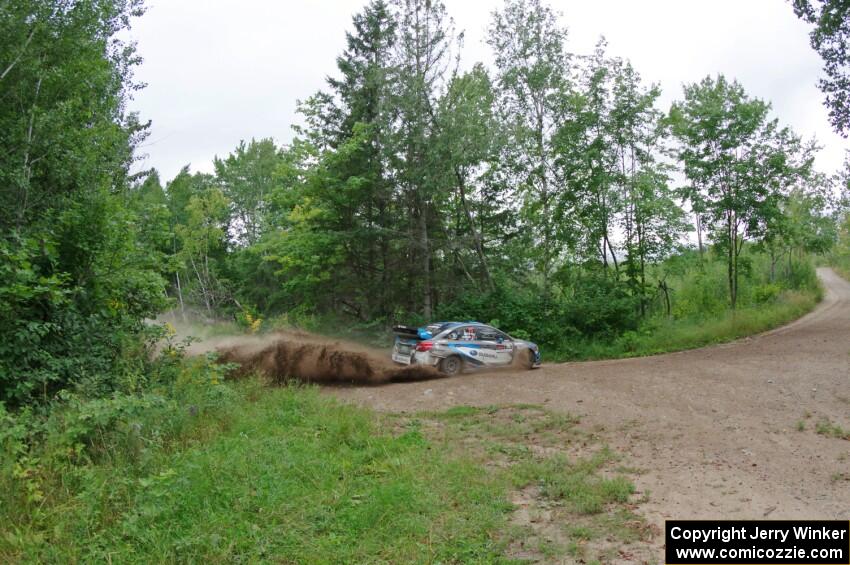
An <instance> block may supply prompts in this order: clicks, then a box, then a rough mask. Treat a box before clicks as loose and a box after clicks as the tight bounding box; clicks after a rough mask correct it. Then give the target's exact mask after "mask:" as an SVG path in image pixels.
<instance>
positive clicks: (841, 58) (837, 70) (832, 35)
mask: <svg viewBox="0 0 850 565" xmlns="http://www.w3.org/2000/svg"><path fill="white" fill-rule="evenodd" d="M793 4H794V13H795V14H797V17H798V18H801V19H802V20H804V21H806V22H808V23H810V24H813V25H814V26H815V28H814V29H813V30H812V32H811V33H810V34H809V38H810V40H811V44H812V48H813V49H814V50H815V51H817V52H818V55H820V56H821V58H822V59H823V62H824V67H823V70H824V73H825V74H826V78H822V79H820V80H819V81H818V87H819V88H820V89H821V92H823V93H824V94H825V95H826V100H825V101H824V104H825V105H826V107H827V108H828V109H829V119H830V121H831V122H832V127H833V128H835V131H836V132H838V133H839V134H840V135H842V136H844V137H847V135H848V133H850V48H848V44H850V1H848V0H793Z"/></svg>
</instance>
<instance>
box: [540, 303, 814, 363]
mask: <svg viewBox="0 0 850 565" xmlns="http://www.w3.org/2000/svg"><path fill="white" fill-rule="evenodd" d="M820 300H821V291H809V292H804V291H784V292H783V293H782V294H780V295H779V297H778V298H777V299H776V300H775V301H774V302H772V303H768V304H761V305H758V306H749V307H745V308H739V309H738V310H736V311H734V312H733V311H727V312H725V313H723V314H722V315H719V316H717V317H706V318H686V319H678V320H676V319H670V320H665V319H656V320H653V321H652V322H650V323H648V324H647V325H646V326H645V327H644V328H642V329H640V330H638V331H631V332H626V333H624V334H623V335H621V336H619V337H618V338H615V339H613V340H610V341H607V342H605V341H602V340H592V341H580V342H577V343H575V344H571V349H570V350H569V351H557V350H556V351H552V352H548V351H545V350H544V351H543V352H542V353H543V357H544V360H546V361H556V362H557V361H567V360H572V361H575V360H595V359H619V358H626V357H642V356H646V355H656V354H659V353H670V352H673V351H682V350H686V349H694V348H697V347H704V346H707V345H713V344H718V343H726V342H729V341H734V340H736V339H740V338H742V337H746V336H751V335H755V334H759V333H762V332H765V331H768V330H771V329H774V328H777V327H779V326H782V325H784V324H787V323H789V322H792V321H793V320H796V319H797V318H799V317H800V316H803V315H804V314H806V313H808V312H810V311H812V310H813V309H814V307H815V306H816V305H817V304H818V302H820Z"/></svg>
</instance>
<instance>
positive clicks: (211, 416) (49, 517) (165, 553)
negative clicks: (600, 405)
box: [0, 380, 649, 563]
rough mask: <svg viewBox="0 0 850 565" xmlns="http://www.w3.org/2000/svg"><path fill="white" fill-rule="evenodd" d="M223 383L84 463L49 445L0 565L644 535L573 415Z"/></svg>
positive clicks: (98, 448)
mask: <svg viewBox="0 0 850 565" xmlns="http://www.w3.org/2000/svg"><path fill="white" fill-rule="evenodd" d="M210 386H212V385H210ZM214 386H217V387H222V388H223V390H229V391H230V392H228V393H227V394H224V395H221V394H219V397H220V398H224V399H225V400H223V401H222V404H221V406H220V407H219V408H218V409H214V410H203V409H201V410H199V409H196V408H193V407H194V406H195V405H194V404H189V405H182V406H180V405H177V406H172V408H171V409H170V410H171V412H169V413H162V412H156V413H154V414H145V413H139V414H138V415H137V416H136V417H128V418H126V419H125V421H122V422H120V423H118V424H114V425H111V427H110V428H109V430H105V431H104V435H103V436H102V437H98V434H93V436H92V437H91V439H90V441H89V442H87V443H85V445H82V446H81V447H80V449H81V450H82V453H83V454H84V455H85V454H87V455H85V456H84V457H76V458H75V459H74V460H73V461H71V460H70V459H68V460H66V461H65V462H64V463H63V462H62V461H61V459H62V456H61V454H60V455H59V456H58V461H57V460H56V457H57V454H56V453H52V454H49V453H48V451H47V450H49V449H50V443H51V442H49V441H48V442H46V445H45V447H44V450H45V452H44V454H43V458H44V461H47V457H48V455H50V456H51V457H53V459H52V461H53V462H52V463H51V464H46V463H44V462H43V463H42V464H39V462H38V460H37V459H38V454H31V455H30V458H29V459H27V458H24V459H23V464H18V465H17V467H16V470H14V471H13V472H12V473H6V474H3V475H2V484H0V487H2V489H3V493H2V495H0V502H2V503H3V505H2V509H0V561H2V562H9V563H16V562H24V563H28V562H52V563H58V562H63V563H65V562H92V561H96V562H114V563H128V562H130V563H133V562H135V563H151V562H158V563H167V562H200V561H204V562H210V563H232V562H265V561H270V562H283V563H366V562H368V563H498V562H513V561H514V559H513V558H514V557H520V556H527V555H529V554H530V555H539V556H563V555H568V554H570V555H573V556H576V557H581V558H582V559H588V560H591V561H592V560H594V559H602V560H604V559H605V556H606V555H610V554H611V552H613V551H615V550H616V549H617V548H618V547H620V546H622V545H623V544H630V543H640V542H641V540H645V539H646V537H647V536H648V535H649V534H648V530H647V529H646V528H645V525H644V524H643V522H642V520H641V519H640V518H638V517H637V516H636V515H635V514H634V513H633V512H632V509H633V508H634V501H633V500H632V499H634V498H636V497H637V495H634V494H633V491H634V487H633V486H632V484H631V482H630V481H629V478H628V476H627V475H625V474H624V473H623V472H617V471H616V470H615V467H616V460H617V457H616V455H615V454H613V453H612V452H611V451H609V450H608V449H607V448H606V447H605V446H604V445H602V444H601V443H600V441H599V440H598V439H597V438H596V437H595V436H594V435H593V434H591V433H589V432H585V431H582V430H581V429H580V426H579V425H578V422H577V420H576V419H574V418H572V417H569V416H565V415H558V414H553V413H550V412H548V411H546V410H544V409H541V408H538V407H535V406H513V407H496V406H494V407H487V408H473V407H457V408H454V409H451V410H449V411H447V412H441V413H427V414H416V415H402V414H383V415H380V414H376V413H373V412H370V411H367V410H364V409H360V408H356V407H353V406H349V405H342V404H340V403H338V402H337V401H335V400H333V399H331V398H329V397H327V396H324V395H322V394H320V392H319V390H318V389H316V388H305V387H286V388H267V387H265V386H263V385H261V384H260V383H258V382H257V381H254V380H249V381H247V382H242V383H236V384H218V385H214ZM168 414H171V415H170V416H168ZM163 417H165V418H166V419H167V418H181V419H183V420H184V421H182V422H181V424H180V425H179V426H177V427H172V429H171V430H172V431H170V432H169V431H168V430H169V428H168V427H167V426H166V427H163ZM516 493H525V496H526V497H528V498H529V502H528V504H529V505H530V508H531V511H533V510H534V508H535V507H541V508H542V507H545V508H547V509H548V510H547V513H548V514H547V516H550V517H551V520H549V523H547V524H546V530H545V531H537V530H536V529H535V524H534V523H532V522H526V523H523V522H522V521H517V519H516V517H515V505H514V503H512V500H513V497H514V496H516Z"/></svg>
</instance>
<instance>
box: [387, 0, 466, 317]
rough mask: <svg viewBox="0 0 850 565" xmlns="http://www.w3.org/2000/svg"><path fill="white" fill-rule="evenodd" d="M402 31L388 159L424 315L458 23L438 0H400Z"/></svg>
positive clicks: (429, 298)
mask: <svg viewBox="0 0 850 565" xmlns="http://www.w3.org/2000/svg"><path fill="white" fill-rule="evenodd" d="M396 6H397V9H398V36H397V40H396V44H395V55H394V65H393V76H392V79H393V85H394V88H393V94H392V95H393V98H392V100H393V104H394V106H395V108H396V110H397V114H396V115H395V119H394V120H393V128H392V133H391V141H390V144H391V148H390V150H389V156H390V159H389V163H390V165H391V166H392V167H393V169H394V172H393V180H394V181H395V182H396V183H397V186H398V188H399V189H400V190H401V198H402V199H403V201H404V205H405V206H406V209H407V217H408V218H409V224H408V226H407V230H408V233H409V234H410V239H409V247H408V254H409V255H408V265H410V266H413V265H416V266H418V268H414V269H410V270H409V273H408V280H409V283H410V284H411V285H415V287H417V288H418V290H419V294H420V296H421V302H420V304H421V311H422V315H423V316H424V317H425V318H426V319H429V318H431V315H432V313H433V302H434V289H433V286H432V280H433V264H432V255H433V248H432V242H431V233H432V232H434V231H436V232H437V233H442V232H443V229H442V226H439V225H435V224H440V223H441V217H440V215H439V213H438V208H439V205H440V203H441V201H442V199H443V198H445V196H446V191H445V187H444V186H443V185H442V183H441V175H440V174H439V172H438V171H440V170H441V163H440V161H439V154H438V152H437V151H435V144H434V141H435V137H436V131H437V124H436V121H435V115H436V111H437V99H438V97H439V89H440V88H441V87H442V86H443V83H444V81H445V79H446V73H447V70H448V65H449V64H450V55H451V53H450V47H451V44H452V41H453V23H452V21H451V19H450V18H449V16H448V14H447V13H446V8H445V6H444V5H443V3H442V2H440V1H438V0H436V1H435V0H397V3H396Z"/></svg>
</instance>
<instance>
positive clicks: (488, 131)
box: [437, 64, 500, 290]
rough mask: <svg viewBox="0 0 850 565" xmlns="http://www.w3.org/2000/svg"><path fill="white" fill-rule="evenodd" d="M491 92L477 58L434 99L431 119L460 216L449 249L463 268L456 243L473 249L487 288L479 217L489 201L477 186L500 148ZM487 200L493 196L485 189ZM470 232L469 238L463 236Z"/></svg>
mask: <svg viewBox="0 0 850 565" xmlns="http://www.w3.org/2000/svg"><path fill="white" fill-rule="evenodd" d="M493 102H494V93H493V89H492V85H491V83H490V77H489V76H488V75H487V71H486V70H485V69H484V66H483V65H481V64H477V65H475V66H474V67H473V69H472V70H471V71H470V72H468V73H464V74H462V75H459V76H456V77H454V78H453V79H452V81H451V83H450V84H449V88H448V90H447V92H446V94H445V96H443V97H442V98H441V100H440V104H439V110H438V118H437V122H438V124H439V131H438V138H437V142H438V144H439V150H440V151H441V153H442V158H441V161H442V163H443V165H444V166H446V168H447V170H448V172H449V175H450V178H451V180H450V181H447V182H452V183H453V184H454V185H455V187H456V190H457V207H458V208H459V209H460V212H461V213H460V214H458V215H456V217H458V218H460V217H462V218H463V220H464V223H463V226H462V227H461V225H460V222H458V225H457V226H456V228H455V235H454V237H453V242H454V243H455V247H454V248H453V252H454V253H455V254H456V256H458V258H459V261H460V262H461V267H462V269H463V270H464V272H465V273H466V274H468V270H467V269H466V266H465V264H464V263H463V259H461V258H460V255H461V254H462V252H463V249H462V248H461V249H458V247H461V246H458V245H457V244H458V243H461V244H463V243H465V244H466V245H467V246H469V247H472V248H473V249H474V250H475V254H476V256H477V259H478V264H479V266H480V272H481V278H482V279H483V282H484V284H485V287H486V288H489V289H490V290H493V289H494V288H495V287H494V282H493V276H492V273H491V270H490V266H489V262H488V259H487V253H486V250H485V245H484V236H483V234H482V232H483V229H484V226H483V224H484V223H489V222H488V220H492V218H491V217H488V216H492V214H491V213H490V212H491V210H490V208H492V207H491V206H486V203H485V202H484V200H485V199H483V198H481V197H480V196H479V194H480V192H481V190H482V189H483V186H482V181H483V177H485V176H486V175H487V173H488V172H489V170H490V168H491V166H490V163H492V162H494V161H496V160H497V158H498V155H497V151H498V150H499V148H500V145H499V140H498V135H497V132H498V125H497V123H496V117H495V115H494V109H493ZM489 196H490V199H491V202H493V201H498V200H499V199H498V198H493V196H497V195H493V194H490V195H489ZM467 233H468V234H469V235H470V236H471V238H470V239H471V241H469V240H467V239H465V238H464V236H465V235H466V234H467Z"/></svg>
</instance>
